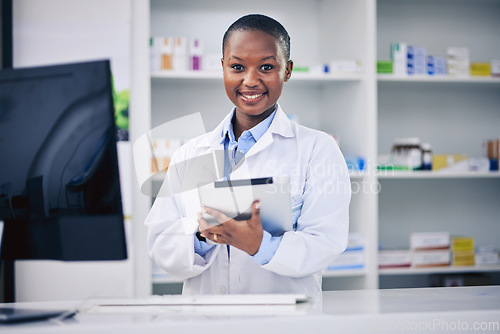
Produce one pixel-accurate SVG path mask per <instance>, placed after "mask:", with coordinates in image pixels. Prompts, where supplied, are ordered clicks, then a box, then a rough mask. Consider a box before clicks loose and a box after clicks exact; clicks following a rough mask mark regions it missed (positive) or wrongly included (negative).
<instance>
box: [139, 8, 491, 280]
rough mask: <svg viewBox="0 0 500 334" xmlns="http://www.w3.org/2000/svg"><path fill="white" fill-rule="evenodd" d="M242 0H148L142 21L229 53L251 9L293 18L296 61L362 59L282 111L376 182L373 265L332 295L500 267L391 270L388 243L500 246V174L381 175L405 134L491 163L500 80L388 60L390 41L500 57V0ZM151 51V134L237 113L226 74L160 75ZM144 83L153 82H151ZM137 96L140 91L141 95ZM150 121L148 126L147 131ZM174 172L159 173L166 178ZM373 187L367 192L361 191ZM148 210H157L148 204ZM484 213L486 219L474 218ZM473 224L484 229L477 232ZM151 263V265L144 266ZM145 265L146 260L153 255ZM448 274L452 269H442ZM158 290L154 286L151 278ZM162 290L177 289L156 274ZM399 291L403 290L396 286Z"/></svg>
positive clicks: (145, 91)
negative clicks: (393, 67) (444, 238)
mask: <svg viewBox="0 0 500 334" xmlns="http://www.w3.org/2000/svg"><path fill="white" fill-rule="evenodd" d="M232 4H234V3H233V2H231V1H229V0H224V1H220V2H216V3H214V2H204V1H201V0H195V1H175V0H169V1H160V0H150V1H144V2H143V3H141V5H140V6H142V8H143V10H146V11H147V14H143V15H142V16H141V20H140V24H141V25H142V26H145V27H148V29H149V30H148V34H147V35H143V38H144V40H147V39H149V37H150V36H161V35H163V36H167V35H168V36H185V37H197V38H201V39H202V40H203V41H204V43H205V51H206V52H211V53H220V44H221V40H222V35H223V33H224V31H225V29H226V28H227V27H228V26H229V24H230V23H232V22H233V21H234V20H235V19H236V18H238V17H240V16H242V15H244V14H247V13H251V12H260V13H264V14H268V15H270V16H272V17H275V18H277V19H278V20H280V21H282V22H283V23H284V25H285V27H286V28H287V30H288V31H289V33H290V35H291V38H292V45H291V49H292V59H294V62H295V65H296V66H300V65H304V64H306V65H315V64H318V63H327V62H329V61H331V60H333V59H355V60H360V61H361V62H362V64H363V72H362V73H359V74H355V75H343V76H341V75H333V74H310V73H301V72H294V73H293V74H292V78H291V80H290V82H289V83H287V84H286V85H285V88H284V92H283V95H282V98H281V99H280V104H281V105H282V107H283V109H284V110H285V112H287V113H288V114H291V115H293V116H295V117H296V118H298V119H299V121H300V122H301V123H302V124H304V125H306V126H310V127H313V128H318V129H320V130H324V131H326V132H329V133H336V134H337V135H339V137H340V146H341V149H342V150H343V152H344V154H345V155H359V156H363V157H365V158H366V161H367V168H366V170H365V171H363V172H358V173H351V182H352V183H353V184H354V183H356V185H357V186H360V185H368V187H367V188H366V189H364V190H360V191H357V192H356V193H353V197H352V202H351V215H350V216H351V230H352V231H354V232H361V233H363V234H364V235H365V237H366V239H367V245H366V254H367V260H366V267H365V268H364V269H362V270H349V271H342V272H340V271H335V272H331V271H326V272H324V275H323V276H324V286H325V287H326V288H327V289H367V288H377V287H379V286H384V287H387V284H379V279H380V280H384V279H385V278H386V277H392V278H393V277H395V276H402V279H407V278H409V277H412V276H421V275H423V274H434V273H450V272H453V273H457V272H486V273H488V272H492V273H496V272H497V271H498V270H497V269H498V268H497V266H492V267H484V266H481V267H473V268H460V269H456V268H446V269H441V268H439V269H432V270H420V269H418V270H416V269H415V270H414V269H404V270H403V269H401V270H399V269H397V270H396V269H390V270H388V269H387V270H379V269H378V264H377V251H378V247H379V244H381V245H387V246H393V247H394V246H396V247H397V246H403V247H404V246H407V243H408V239H409V233H411V232H412V231H415V232H417V231H438V230H441V229H444V230H449V232H450V233H469V232H470V233H474V234H472V235H471V236H474V237H476V239H477V241H478V242H481V243H483V242H486V243H493V244H494V245H495V246H497V247H500V242H499V241H496V240H494V237H493V235H500V224H498V217H499V216H500V211H499V210H500V208H499V206H498V205H497V204H496V203H497V202H498V198H500V173H493V172H492V173H474V172H381V171H378V170H377V169H376V166H375V162H376V161H377V155H378V154H381V153H385V152H387V151H389V149H390V145H391V144H392V140H393V139H394V138H396V137H404V136H418V137H420V138H421V139H422V140H423V141H429V142H430V143H431V144H432V145H433V150H434V152H436V153H465V154H469V155H470V156H481V155H482V150H481V141H482V140H484V139H487V138H490V137H491V138H498V137H499V136H500V133H499V132H498V124H500V113H499V112H498V110H499V106H500V94H499V92H500V91H499V87H500V86H499V84H500V79H499V78H483V77H470V78H450V77H409V76H408V77H398V76H393V75H377V74H376V73H375V62H376V59H388V58H389V44H390V42H391V41H394V42H407V43H409V44H413V45H419V46H426V47H427V48H428V51H429V53H430V54H436V55H438V54H441V55H444V53H445V49H446V47H447V46H465V47H469V48H470V50H471V60H472V61H487V60H490V59H498V58H500V35H499V34H498V31H500V20H498V19H497V17H498V13H500V2H498V1H496V0H459V1H457V0H454V1H452V0H406V1H401V0H378V1H377V0H354V1H353V0H321V1H320V0H316V1H306V0H290V1H285V0H279V1H273V2H269V1H264V0H256V1H254V2H252V3H241V4H239V5H238V7H237V8H235V7H234V6H232ZM138 44H140V45H141V48H140V50H142V51H141V52H142V54H143V59H142V62H141V63H140V64H139V63H136V64H135V65H134V66H135V67H136V68H137V70H139V68H140V69H142V70H143V71H144V72H143V73H141V74H140V75H141V80H142V86H141V89H142V91H141V92H142V93H141V96H140V98H139V99H136V101H138V102H137V103H140V101H142V103H141V108H140V109H139V110H132V111H131V113H132V116H131V120H132V122H134V115H135V117H137V118H141V122H142V123H141V124H142V125H141V126H142V128H140V129H139V127H138V128H136V131H139V130H142V133H144V132H146V131H147V130H149V129H151V128H153V127H155V126H157V125H159V124H162V123H164V122H166V121H169V120H171V119H175V118H177V117H180V116H183V115H186V114H189V113H192V112H196V111H200V110H201V111H202V112H203V115H202V116H203V119H204V122H205V126H206V128H207V130H209V129H212V128H214V127H215V126H216V125H217V124H218V122H219V121H220V120H221V119H222V118H223V117H224V116H225V115H226V114H227V112H229V111H230V109H231V107H232V106H231V103H230V102H229V101H228V99H227V97H226V96H225V94H224V88H223V82H222V75H221V74H220V73H216V72H196V73H194V72H185V73H175V72H155V73H150V72H149V63H148V61H149V58H148V59H146V58H145V57H144V55H146V56H147V55H148V54H146V52H149V49H148V48H147V45H146V43H143V42H140V43H139V42H138ZM143 86H144V87H143ZM132 94H134V92H132ZM146 124H147V126H146ZM161 179H162V177H161V176H159V180H161ZM359 189H363V188H359ZM138 203H139V204H138V205H139V206H140V212H144V211H147V206H148V205H150V203H146V202H145V201H144V199H143V198H142V197H141V198H140V199H139V200H138ZM473 217H476V218H477V217H482V220H484V221H480V222H479V221H477V219H476V220H474V218H473ZM471 223H473V225H474V226H471ZM143 260H144V261H148V260H149V259H143ZM141 261H142V259H141ZM442 270H444V271H442ZM150 283H151V282H150ZM153 283H154V284H157V285H158V284H159V285H161V284H170V283H171V282H170V281H169V280H166V281H162V280H159V279H155V280H154V281H153ZM394 286H396V285H394Z"/></svg>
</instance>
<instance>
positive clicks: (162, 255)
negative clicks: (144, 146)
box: [145, 106, 351, 296]
mask: <svg viewBox="0 0 500 334" xmlns="http://www.w3.org/2000/svg"><path fill="white" fill-rule="evenodd" d="M231 115H232V113H230V114H229V115H228V116H226V118H227V117H230V116H231ZM224 121H225V120H223V121H222V122H221V123H220V124H219V126H218V127H217V128H216V129H215V130H214V131H212V132H209V133H207V134H205V135H203V136H200V137H197V138H195V139H193V140H191V141H189V142H188V143H186V144H185V145H184V146H182V147H181V148H180V149H179V150H177V151H176V152H175V154H174V156H173V158H172V162H171V166H175V164H176V163H179V162H182V161H189V159H191V158H194V157H197V156H200V155H203V154H207V153H210V151H212V150H223V149H224V147H223V141H222V127H223V124H224ZM244 164H246V165H245V166H244V167H245V168H239V169H237V170H236V171H234V172H233V174H232V175H231V179H232V180H237V179H244V178H249V177H251V178H258V177H269V176H284V175H287V176H289V177H290V181H291V193H292V206H293V207H295V208H298V207H300V205H302V209H301V210H299V211H297V210H294V211H297V213H296V214H295V217H294V218H295V219H297V217H298V220H297V230H296V231H289V232H286V233H285V234H284V235H283V237H282V240H281V243H280V245H279V247H278V249H277V250H276V253H275V254H274V256H273V257H272V259H271V260H270V261H269V262H268V263H267V264H265V265H262V266H260V265H258V264H256V263H255V262H254V261H253V258H252V257H251V256H250V255H248V254H247V253H245V252H243V251H240V250H239V249H236V248H234V247H230V252H229V254H228V250H227V245H217V246H215V247H214V248H213V249H212V250H210V251H209V252H208V253H207V254H206V255H205V256H203V257H202V256H200V255H199V254H196V253H195V252H194V237H193V235H194V233H195V232H196V230H197V227H198V224H197V215H198V212H199V211H200V201H199V197H198V192H197V190H196V189H187V188H190V187H187V188H186V189H184V190H185V191H183V192H182V193H180V194H178V193H177V194H173V193H175V191H174V190H173V189H172V188H173V187H175V185H176V184H177V185H179V184H183V180H186V179H188V178H191V179H192V178H193V177H194V176H193V175H195V174H196V173H192V172H191V171H190V170H189V167H186V168H181V169H177V168H169V170H168V172H167V177H166V180H167V181H168V184H167V183H164V186H168V187H169V189H170V192H171V193H172V194H173V195H170V196H163V197H161V196H160V197H157V198H156V200H155V203H154V205H153V207H152V209H151V211H150V213H149V215H148V217H147V219H146V222H145V224H146V226H147V227H148V247H149V252H150V255H151V257H152V258H153V259H154V261H156V263H157V264H158V265H159V266H160V267H161V268H163V269H164V270H165V271H166V272H168V273H169V274H170V275H171V276H172V277H173V278H175V279H178V280H182V281H184V286H183V294H189V295H195V294H247V293H305V294H309V295H311V296H313V295H316V294H317V293H318V292H320V291H321V277H322V276H321V270H322V269H324V268H326V267H327V266H328V265H329V264H330V263H331V262H332V260H333V259H335V258H336V256H337V255H338V254H340V253H341V252H342V251H344V249H345V247H346V244H347V234H348V226H349V203H350V198H351V192H350V181H349V175H348V172H347V168H346V164H345V162H344V158H343V156H342V153H341V152H340V150H339V148H338V146H337V144H336V142H335V141H334V139H333V138H332V137H331V136H329V135H327V134H325V133H323V132H320V131H317V130H313V129H309V128H306V127H304V126H301V125H299V124H297V123H295V122H292V121H290V120H289V119H288V118H287V116H286V115H285V113H284V112H283V111H282V110H281V108H280V107H279V106H278V109H277V112H276V115H275V117H274V120H273V122H272V124H271V125H270V127H269V129H268V131H267V132H266V133H265V134H264V135H263V136H262V137H261V138H260V140H259V141H258V142H257V143H256V144H255V145H254V146H253V147H252V148H251V149H250V150H249V151H248V153H247V154H246V156H245V160H244ZM196 175H198V174H196ZM218 177H220V175H218ZM214 178H216V177H214ZM190 183H193V182H192V181H191V182H190ZM228 255H229V256H228Z"/></svg>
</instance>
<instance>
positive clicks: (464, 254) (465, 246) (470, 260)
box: [451, 236, 475, 266]
mask: <svg viewBox="0 0 500 334" xmlns="http://www.w3.org/2000/svg"><path fill="white" fill-rule="evenodd" d="M451 251H452V263H453V266H473V265H474V264H475V261H474V258H475V254H474V238H471V237H462V236H453V237H452V238H451Z"/></svg>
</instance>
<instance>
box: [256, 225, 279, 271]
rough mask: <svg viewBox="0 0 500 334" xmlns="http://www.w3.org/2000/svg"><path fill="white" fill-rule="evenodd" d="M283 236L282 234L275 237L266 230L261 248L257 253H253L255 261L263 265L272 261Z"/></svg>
mask: <svg viewBox="0 0 500 334" xmlns="http://www.w3.org/2000/svg"><path fill="white" fill-rule="evenodd" d="M281 238H282V236H279V237H273V236H272V235H271V234H270V233H269V232H267V231H264V233H263V234H262V242H261V244H260V248H259V250H258V251H257V253H255V255H253V261H254V262H255V263H257V264H258V265H261V266H263V265H265V264H267V263H268V262H269V261H271V259H272V258H273V256H274V253H276V250H277V249H278V246H279V244H280V242H281Z"/></svg>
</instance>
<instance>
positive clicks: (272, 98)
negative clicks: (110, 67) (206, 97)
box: [222, 30, 293, 121]
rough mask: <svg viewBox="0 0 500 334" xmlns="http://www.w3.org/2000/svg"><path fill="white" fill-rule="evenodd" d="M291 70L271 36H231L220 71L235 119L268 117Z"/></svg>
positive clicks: (239, 33) (245, 33) (247, 32)
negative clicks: (233, 106) (237, 117)
mask: <svg viewBox="0 0 500 334" xmlns="http://www.w3.org/2000/svg"><path fill="white" fill-rule="evenodd" d="M292 67H293V63H292V62H291V61H290V62H287V59H286V57H285V54H284V52H283V50H282V48H281V46H280V44H279V43H278V41H277V40H276V39H275V38H274V37H273V36H271V35H269V34H266V33H265V32H262V31H259V30H243V31H235V32H233V33H232V34H231V35H230V36H229V38H228V39H227V41H226V45H225V47H224V58H223V59H222V68H223V74H224V87H225V89H226V94H227V96H228V97H229V99H230V100H231V101H232V102H233V104H234V105H235V106H236V113H237V114H236V115H237V116H240V117H241V116H242V117H250V118H252V119H253V118H256V119H259V121H260V120H263V119H264V118H266V117H267V116H268V115H270V114H271V113H272V112H273V111H274V108H275V106H276V101H278V98H279V97H280V95H281V91H282V90H283V83H284V82H285V81H288V79H289V78H290V74H291V72H292Z"/></svg>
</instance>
